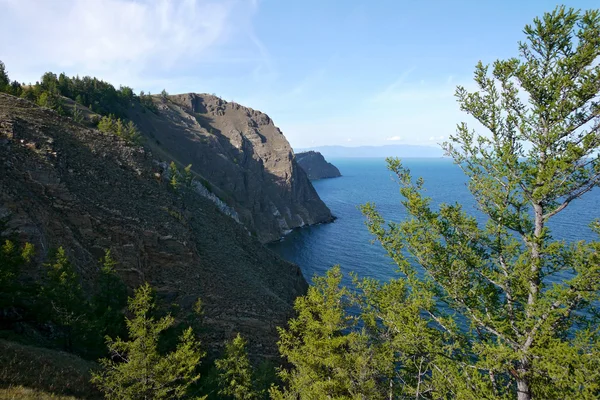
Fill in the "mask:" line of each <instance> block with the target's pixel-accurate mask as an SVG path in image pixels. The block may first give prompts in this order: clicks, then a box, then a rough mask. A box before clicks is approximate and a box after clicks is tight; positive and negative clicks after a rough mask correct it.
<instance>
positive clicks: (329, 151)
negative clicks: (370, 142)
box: [294, 144, 444, 158]
mask: <svg viewBox="0 0 600 400" xmlns="http://www.w3.org/2000/svg"><path fill="white" fill-rule="evenodd" d="M294 151H296V153H302V152H307V151H316V152H319V153H321V154H322V155H323V157H325V158H337V157H339V158H341V157H351V158H358V157H401V158H409V157H411V158H417V157H443V156H444V151H443V150H442V149H441V148H439V147H433V146H420V145H411V144H398V145H396V144H393V145H385V146H357V147H346V146H318V147H310V148H299V149H294Z"/></svg>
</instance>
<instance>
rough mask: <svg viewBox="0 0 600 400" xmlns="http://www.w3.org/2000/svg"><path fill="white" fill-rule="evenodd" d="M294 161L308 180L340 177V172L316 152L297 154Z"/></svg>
mask: <svg viewBox="0 0 600 400" xmlns="http://www.w3.org/2000/svg"><path fill="white" fill-rule="evenodd" d="M296 161H297V162H298V165H300V167H301V168H302V169H303V170H304V172H306V175H308V179H310V180H315V179H324V178H337V177H339V176H342V174H340V170H339V169H337V167H336V166H335V165H333V164H331V163H329V162H327V160H325V157H323V155H322V154H321V153H319V152H317V151H307V152H305V153H298V154H296Z"/></svg>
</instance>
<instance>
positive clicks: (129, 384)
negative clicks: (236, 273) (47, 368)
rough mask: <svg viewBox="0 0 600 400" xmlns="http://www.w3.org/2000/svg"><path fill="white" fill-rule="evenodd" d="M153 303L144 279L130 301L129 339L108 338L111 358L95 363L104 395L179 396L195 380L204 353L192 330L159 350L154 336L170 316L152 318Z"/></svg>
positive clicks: (96, 377) (132, 398)
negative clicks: (165, 349) (173, 345)
mask: <svg viewBox="0 0 600 400" xmlns="http://www.w3.org/2000/svg"><path fill="white" fill-rule="evenodd" d="M155 307H156V306H155V302H154V299H153V293H152V289H151V287H150V285H149V284H147V283H146V284H144V285H142V286H141V287H139V288H138V289H137V290H136V291H135V295H134V297H133V298H131V299H129V311H130V313H131V314H132V316H131V318H128V319H127V321H126V323H127V329H128V331H129V340H128V341H125V340H123V339H121V338H117V339H112V338H107V344H108V347H109V350H110V352H111V354H112V356H111V358H106V359H102V360H101V361H100V363H101V365H102V370H101V371H100V372H98V373H94V374H93V379H92V382H93V383H94V384H96V385H97V386H98V388H100V390H101V391H102V392H103V393H104V395H105V396H106V398H107V399H109V400H110V399H119V400H120V399H126V400H136V399H180V398H183V397H184V396H185V395H186V393H187V391H188V389H189V387H190V385H191V384H193V383H194V382H196V381H197V380H198V379H199V378H200V375H199V374H198V372H197V368H198V366H199V365H200V360H201V358H202V357H203V356H204V353H203V352H202V351H201V350H200V345H199V343H198V341H197V339H196V338H195V336H194V333H193V331H192V329H191V328H188V329H186V330H185V331H184V332H183V334H182V335H181V337H180V340H179V343H178V345H177V347H176V348H175V349H174V350H173V351H171V352H169V353H167V354H160V353H159V352H158V340H159V338H160V336H161V334H162V333H163V332H164V331H165V330H167V329H168V328H170V327H171V326H172V325H173V324H174V319H173V317H171V316H170V315H167V316H166V317H162V318H159V319H158V320H157V319H155V318H154V317H153V316H152V313H153V312H154V309H155Z"/></svg>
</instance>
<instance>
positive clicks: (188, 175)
mask: <svg viewBox="0 0 600 400" xmlns="http://www.w3.org/2000/svg"><path fill="white" fill-rule="evenodd" d="M193 180H194V176H193V175H192V164H188V166H187V167H185V168H184V169H183V184H184V186H185V187H187V188H189V187H191V186H192V181H193Z"/></svg>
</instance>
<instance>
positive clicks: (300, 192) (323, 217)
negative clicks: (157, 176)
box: [129, 93, 332, 243]
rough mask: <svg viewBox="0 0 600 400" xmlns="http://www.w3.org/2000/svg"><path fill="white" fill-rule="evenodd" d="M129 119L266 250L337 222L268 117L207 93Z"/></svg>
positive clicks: (160, 102) (172, 99) (138, 111)
mask: <svg viewBox="0 0 600 400" xmlns="http://www.w3.org/2000/svg"><path fill="white" fill-rule="evenodd" d="M153 100H154V102H155V104H156V106H157V109H158V111H157V113H156V114H153V113H150V112H148V111H146V110H145V109H143V108H141V107H135V108H133V109H131V110H130V112H129V117H130V118H131V119H132V120H133V121H134V122H135V123H136V124H137V125H138V127H139V128H140V130H141V131H142V133H143V134H144V135H145V136H146V138H147V142H146V143H147V144H146V145H147V147H149V148H150V149H151V150H152V151H153V152H154V153H155V154H156V155H157V156H158V157H160V158H161V159H163V160H165V161H167V162H170V161H171V160H174V161H176V162H177V163H178V164H180V165H182V166H185V165H188V164H192V171H193V172H194V173H195V174H197V176H198V178H199V179H201V180H203V181H204V182H205V183H206V185H207V186H208V187H210V189H211V190H212V191H213V192H214V193H215V194H216V195H217V196H218V197H219V198H220V199H221V200H222V201H223V202H224V203H226V204H227V205H228V206H230V207H232V208H233V209H235V211H236V212H237V214H238V215H239V219H240V221H241V222H242V223H243V224H244V225H245V226H246V227H247V228H248V230H249V231H250V232H252V233H253V234H255V235H256V236H257V237H258V239H259V240H260V241H261V242H263V243H265V242H269V241H273V240H277V239H279V238H280V237H281V236H282V235H283V234H284V233H286V232H287V231H289V230H291V229H293V228H296V227H300V226H304V225H311V224H316V223H320V222H327V221H330V220H331V219H332V216H331V212H330V211H329V209H328V208H327V206H326V205H325V204H324V203H323V202H322V201H321V199H320V198H319V196H318V194H317V193H316V191H315V189H314V188H313V186H312V184H311V183H310V181H309V179H308V177H307V176H306V174H305V173H304V171H303V170H302V169H301V168H300V167H299V166H298V164H297V162H296V160H295V159H294V153H293V151H292V148H291V147H290V145H289V143H288V141H287V140H286V138H285V136H284V135H283V134H282V132H281V131H280V130H279V128H277V127H276V126H275V125H274V124H273V121H272V120H271V119H270V118H269V117H268V116H267V115H266V114H264V113H262V112H260V111H256V110H253V109H251V108H247V107H243V106H241V105H239V104H237V103H233V102H226V101H223V100H222V99H220V98H218V97H216V96H212V95H207V94H193V93H190V94H182V95H173V96H168V97H167V98H162V97H158V96H156V97H154V99H153Z"/></svg>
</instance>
